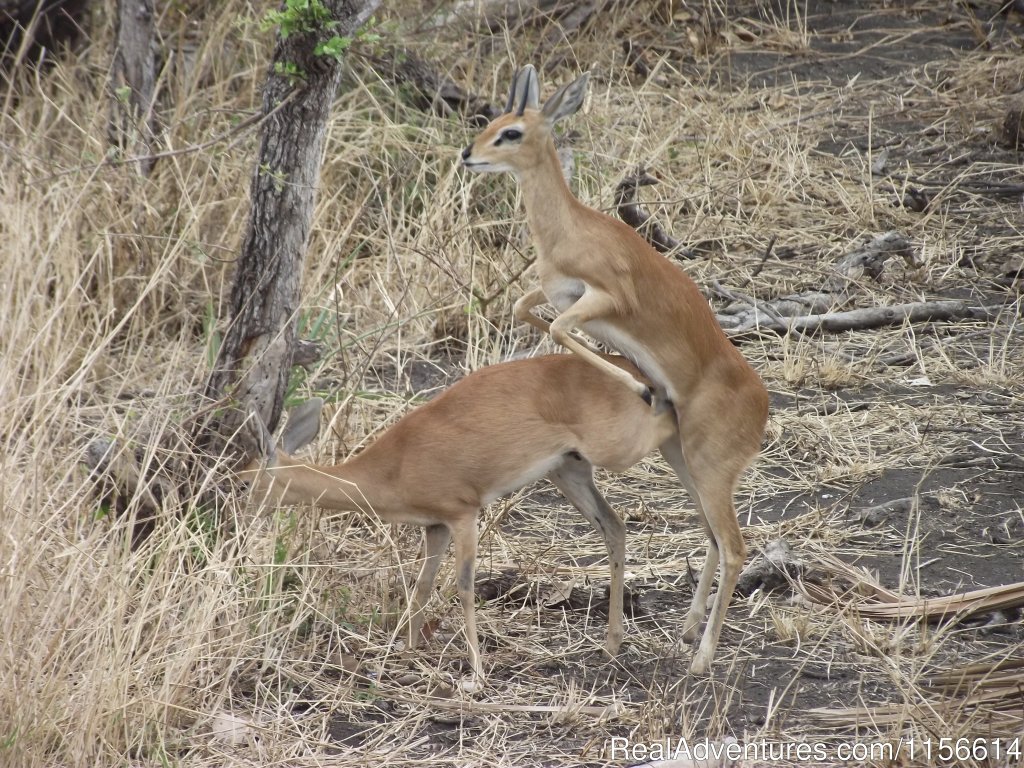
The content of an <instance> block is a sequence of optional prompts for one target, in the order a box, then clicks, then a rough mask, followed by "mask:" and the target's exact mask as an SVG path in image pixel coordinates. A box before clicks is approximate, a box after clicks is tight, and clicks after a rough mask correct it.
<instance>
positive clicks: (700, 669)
mask: <svg viewBox="0 0 1024 768" xmlns="http://www.w3.org/2000/svg"><path fill="white" fill-rule="evenodd" d="M710 669H711V659H709V658H707V657H706V656H705V655H704V654H703V653H702V652H701V651H697V652H696V653H695V654H693V661H691V662H690V674H691V675H693V676H694V677H704V676H705V675H707V674H708V672H709V671H710Z"/></svg>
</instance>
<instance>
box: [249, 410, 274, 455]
mask: <svg viewBox="0 0 1024 768" xmlns="http://www.w3.org/2000/svg"><path fill="white" fill-rule="evenodd" d="M249 417H250V421H251V424H252V428H253V430H254V431H255V432H256V435H255V436H256V443H257V446H258V448H259V452H260V455H259V457H258V458H257V459H254V460H253V462H252V463H251V464H250V465H249V466H250V467H258V466H261V464H262V462H265V461H267V462H271V463H273V460H274V457H275V456H276V455H277V444H276V443H275V442H274V436H273V435H272V434H270V430H269V429H267V424H266V422H264V421H263V418H262V417H261V416H260V415H259V413H258V412H257V411H256V409H255V408H250V409H249Z"/></svg>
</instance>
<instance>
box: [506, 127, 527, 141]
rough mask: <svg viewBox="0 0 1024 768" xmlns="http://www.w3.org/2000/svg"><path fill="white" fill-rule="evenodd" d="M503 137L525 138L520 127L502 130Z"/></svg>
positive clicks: (509, 138)
mask: <svg viewBox="0 0 1024 768" xmlns="http://www.w3.org/2000/svg"><path fill="white" fill-rule="evenodd" d="M501 138H503V139H506V140H508V141H519V140H520V139H521V138H523V132H522V131H520V130H519V129H518V128H506V129H505V130H504V131H502V132H501Z"/></svg>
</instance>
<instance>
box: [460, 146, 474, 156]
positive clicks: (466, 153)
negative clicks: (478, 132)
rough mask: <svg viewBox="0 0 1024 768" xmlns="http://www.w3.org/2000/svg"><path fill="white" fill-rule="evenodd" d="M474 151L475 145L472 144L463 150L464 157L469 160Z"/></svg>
mask: <svg viewBox="0 0 1024 768" xmlns="http://www.w3.org/2000/svg"><path fill="white" fill-rule="evenodd" d="M472 153H473V145H472V144H470V145H469V146H468V147H466V148H465V149H464V150H462V159H463V160H469V156H470V155H471V154H472Z"/></svg>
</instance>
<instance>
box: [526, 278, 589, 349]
mask: <svg viewBox="0 0 1024 768" xmlns="http://www.w3.org/2000/svg"><path fill="white" fill-rule="evenodd" d="M547 301H548V297H547V296H546V295H545V294H544V290H543V289H542V288H534V289H533V290H532V291H530V292H529V293H527V294H524V295H523V296H521V297H520V298H519V300H518V301H517V302H516V303H515V306H514V307H513V308H512V315H513V316H514V317H515V319H516V320H518V321H519V322H521V323H528V324H529V325H532V326H533V327H534V328H536V329H537V330H538V331H540V332H541V333H543V334H550V333H551V323H549V322H548V321H547V320H542V319H541V318H539V317H537V316H536V315H535V314H533V308H534V307H539V306H540V305H541V304H546V303H547ZM573 340H574V341H575V342H576V343H577V344H579V345H580V346H582V347H584V348H586V349H589V350H590V351H591V352H593V353H594V354H595V355H596V354H599V353H598V351H597V350H596V349H594V348H593V347H592V346H590V345H589V344H587V343H586V342H585V341H583V340H581V339H578V338H576V337H575V336H574V337H573Z"/></svg>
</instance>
